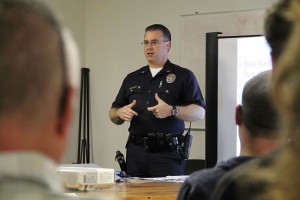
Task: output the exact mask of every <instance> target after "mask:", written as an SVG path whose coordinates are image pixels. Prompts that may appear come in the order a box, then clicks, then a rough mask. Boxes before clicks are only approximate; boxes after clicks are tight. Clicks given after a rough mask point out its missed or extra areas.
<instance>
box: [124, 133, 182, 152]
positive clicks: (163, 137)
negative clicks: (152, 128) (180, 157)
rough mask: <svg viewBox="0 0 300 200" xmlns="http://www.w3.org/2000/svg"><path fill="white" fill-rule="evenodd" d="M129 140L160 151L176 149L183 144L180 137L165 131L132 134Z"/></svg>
mask: <svg viewBox="0 0 300 200" xmlns="http://www.w3.org/2000/svg"><path fill="white" fill-rule="evenodd" d="M128 142H130V143H133V144H135V145H139V146H142V147H144V148H146V149H147V150H149V151H159V152H161V151H174V150H176V148H177V147H178V146H180V145H181V140H180V137H178V136H172V134H165V133H148V134H147V136H145V137H141V136H137V135H133V134H130V136H129V138H128Z"/></svg>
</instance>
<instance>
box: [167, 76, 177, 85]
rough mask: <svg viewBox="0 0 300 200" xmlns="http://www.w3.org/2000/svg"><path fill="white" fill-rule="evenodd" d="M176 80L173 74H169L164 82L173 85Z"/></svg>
mask: <svg viewBox="0 0 300 200" xmlns="http://www.w3.org/2000/svg"><path fill="white" fill-rule="evenodd" d="M175 79H176V75H175V74H169V75H168V76H167V78H166V82H167V83H173V82H174V81H175Z"/></svg>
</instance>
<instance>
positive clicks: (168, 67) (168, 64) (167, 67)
mask: <svg viewBox="0 0 300 200" xmlns="http://www.w3.org/2000/svg"><path fill="white" fill-rule="evenodd" d="M172 65H173V64H172V63H171V62H170V60H169V59H168V60H167V62H166V63H165V64H164V66H163V68H162V70H161V71H160V72H159V73H158V74H163V73H168V74H169V73H171V72H173V66H172ZM144 74H151V72H150V69H149V65H147V66H144V67H142V68H141V69H140V75H144Z"/></svg>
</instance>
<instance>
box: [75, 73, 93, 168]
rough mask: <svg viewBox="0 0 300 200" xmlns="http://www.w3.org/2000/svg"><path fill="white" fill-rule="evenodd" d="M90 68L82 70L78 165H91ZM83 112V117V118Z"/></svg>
mask: <svg viewBox="0 0 300 200" xmlns="http://www.w3.org/2000/svg"><path fill="white" fill-rule="evenodd" d="M89 72H90V70H89V69H88V68H81V89H80V111H79V133H78V152H77V164H82V163H90V84H89ZM82 112H83V116H82ZM82 123H83V126H82Z"/></svg>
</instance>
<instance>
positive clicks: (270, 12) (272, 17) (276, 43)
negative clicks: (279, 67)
mask: <svg viewBox="0 0 300 200" xmlns="http://www.w3.org/2000/svg"><path fill="white" fill-rule="evenodd" d="M289 1H290V0H279V1H278V2H277V3H275V4H274V5H273V6H272V7H270V8H268V9H267V15H266V18H265V23H264V29H265V36H266V39H267V41H268V43H269V45H270V47H271V56H272V59H273V62H275V63H276V61H277V60H278V58H279V56H280V55H281V53H282V51H283V50H284V47H285V44H286V43H287V40H288V38H289V35H290V33H291V31H292V27H293V23H292V22H291V21H290V20H289V19H288V18H286V17H285V16H284V14H285V13H286V12H287V10H288V4H289ZM273 67H275V66H273Z"/></svg>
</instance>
